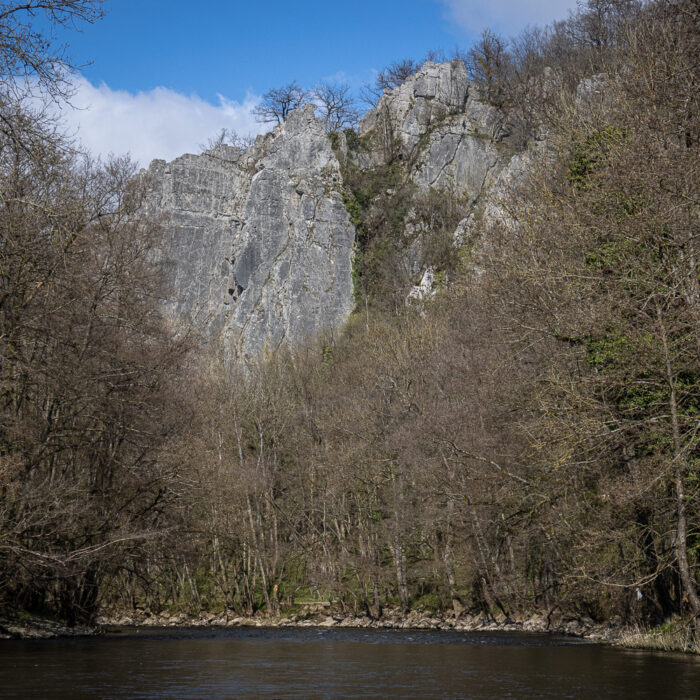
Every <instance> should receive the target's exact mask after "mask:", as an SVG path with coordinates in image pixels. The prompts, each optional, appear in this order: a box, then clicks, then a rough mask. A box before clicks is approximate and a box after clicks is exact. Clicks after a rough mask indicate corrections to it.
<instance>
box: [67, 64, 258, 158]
mask: <svg viewBox="0 0 700 700" xmlns="http://www.w3.org/2000/svg"><path fill="white" fill-rule="evenodd" d="M75 90H76V92H75V95H74V96H73V98H72V99H71V104H72V105H73V107H74V108H73V109H71V108H70V107H64V108H63V109H62V116H63V118H64V120H65V123H66V126H67V128H68V131H69V133H74V134H75V136H76V138H77V139H78V141H80V142H81V143H82V145H83V146H84V147H85V148H86V149H87V150H89V151H91V152H92V153H93V154H94V155H96V156H97V155H100V156H106V155H107V154H109V153H114V154H116V155H121V154H124V153H130V154H131V156H132V158H133V159H134V160H135V161H137V162H138V163H139V165H141V166H143V167H146V166H148V164H149V163H150V162H151V160H152V159H153V158H164V159H165V160H172V159H173V158H176V157H177V156H180V155H182V154H183V153H198V152H199V151H200V150H201V146H202V145H203V144H206V143H207V142H208V140H209V139H210V138H213V137H215V136H217V135H218V134H219V133H220V132H221V129H222V128H226V129H230V130H234V131H236V132H237V133H238V134H239V135H240V136H247V135H249V134H258V133H260V132H261V131H263V130H264V126H263V125H261V124H258V123H257V122H256V121H255V119H254V117H253V116H252V114H251V110H252V108H253V107H254V106H255V105H256V104H258V102H259V101H260V98H259V97H256V96H255V95H247V96H246V99H245V100H244V101H243V102H242V103H239V102H234V101H232V100H229V99H227V98H225V97H224V96H223V95H219V104H218V105H212V104H210V103H209V102H207V101H205V100H203V99H202V98H200V97H198V96H197V95H183V94H180V93H178V92H175V91H173V90H169V89H167V88H162V87H157V88H154V89H153V90H149V91H148V92H139V93H136V94H133V93H130V92H127V91H124V90H112V89H111V88H110V87H109V86H108V85H105V84H104V83H103V84H101V85H99V86H98V87H95V86H94V85H92V84H91V83H90V82H89V81H88V80H86V79H85V78H83V77H79V78H77V80H76V82H75Z"/></svg>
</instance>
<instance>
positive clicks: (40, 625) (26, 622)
mask: <svg viewBox="0 0 700 700" xmlns="http://www.w3.org/2000/svg"><path fill="white" fill-rule="evenodd" d="M124 627H141V628H156V627H325V628H331V627H338V628H343V627H345V628H348V627H349V628H368V629H406V630H408V629H419V630H453V631H464V632H528V633H538V634H549V635H561V636H569V637H578V638H582V639H587V640H589V641H592V642H600V643H607V644H613V645H619V646H625V647H628V648H636V649H648V650H661V651H682V652H686V653H691V654H700V646H699V645H698V642H697V641H695V639H694V637H693V635H692V628H691V626H690V624H689V622H688V621H687V620H682V619H675V620H672V621H670V622H667V623H665V624H663V625H661V626H660V627H657V628H651V629H641V628H639V627H629V626H623V625H621V624H620V623H619V621H617V620H611V621H608V622H605V623H597V622H595V621H594V620H592V619H590V618H585V617H583V618H581V617H573V616H565V615H560V614H556V613H550V614H549V615H547V614H544V613H540V614H532V615H528V616H523V617H522V618H515V619H514V618H506V617H505V616H503V617H501V618H500V619H499V618H494V617H491V616H488V615H483V614H482V615H470V614H462V615H460V616H459V617H456V616H454V615H439V614H427V613H420V612H418V611H415V610H414V611H411V612H409V613H408V614H403V613H401V612H400V611H398V610H388V611H387V610H385V611H384V614H383V615H382V617H381V618H379V619H374V618H370V617H368V616H365V615H357V616H355V615H346V616H342V615H338V614H330V613H328V612H324V611H320V612H311V613H303V614H293V615H286V616H279V617H270V616H267V615H255V616H249V617H245V616H238V615H231V614H229V613H220V614H216V613H202V614H200V615H187V614H184V613H179V614H178V613H176V614H168V613H163V614H158V615H156V614H153V613H150V612H141V611H139V612H130V613H128V614H127V613H124V614H112V615H103V616H101V617H99V618H98V619H97V624H96V625H95V626H93V627H87V626H75V627H69V626H68V625H66V624H64V623H61V622H59V621H56V620H51V619H45V618H40V617H33V616H27V615H21V616H17V617H11V618H7V617H1V616H0V639H51V638H58V637H76V636H87V635H97V634H103V633H105V632H109V631H110V629H115V628H124Z"/></svg>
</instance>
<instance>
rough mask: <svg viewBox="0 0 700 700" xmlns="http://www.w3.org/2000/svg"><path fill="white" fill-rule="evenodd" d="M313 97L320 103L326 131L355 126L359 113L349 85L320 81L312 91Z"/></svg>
mask: <svg viewBox="0 0 700 700" xmlns="http://www.w3.org/2000/svg"><path fill="white" fill-rule="evenodd" d="M311 99H312V100H314V102H316V103H318V105H319V109H320V111H321V117H322V119H323V123H324V124H325V126H326V131H340V130H341V129H347V128H355V126H356V125H357V120H358V118H359V114H358V112H357V110H356V109H355V100H354V98H353V96H352V94H351V93H350V87H349V85H347V84H345V83H343V84H339V85H336V84H333V83H324V82H321V83H319V84H318V85H317V86H316V87H315V88H314V89H313V90H312V91H311Z"/></svg>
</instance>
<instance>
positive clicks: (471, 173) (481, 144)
mask: <svg viewBox="0 0 700 700" xmlns="http://www.w3.org/2000/svg"><path fill="white" fill-rule="evenodd" d="M504 124H505V117H504V115H503V114H502V113H501V112H500V111H499V110H497V109H496V108H495V107H493V106H491V105H488V104H486V103H485V102H484V101H482V100H481V99H480V95H479V92H478V90H477V89H476V87H475V86H474V85H473V84H472V83H470V82H469V79H468V77H467V71H466V68H465V66H464V63H463V62H462V61H457V60H455V61H450V62H448V63H441V64H436V63H432V62H430V61H428V62H427V63H425V64H424V65H423V66H422V67H421V68H420V69H419V70H418V71H417V72H416V73H415V74H414V75H412V76H410V77H409V78H407V79H406V81H405V82H404V83H403V84H402V85H400V86H399V87H397V88H394V89H393V90H390V91H388V92H387V93H386V94H385V95H383V96H382V97H381V99H380V100H379V102H378V104H377V106H376V108H375V109H373V110H372V111H370V112H369V113H368V114H367V115H366V116H365V117H364V119H363V120H362V122H361V124H360V128H359V134H360V136H361V137H363V138H364V139H365V142H368V143H370V144H371V148H370V149H369V152H368V153H359V154H358V156H357V158H358V165H360V167H364V168H367V167H372V166H376V165H379V164H381V163H382V162H383V161H385V160H386V159H387V158H393V157H396V156H397V151H398V156H399V157H400V158H404V159H405V160H406V161H407V163H408V168H409V176H410V177H411V179H412V180H413V182H415V183H416V184H417V185H418V186H419V187H421V188H422V189H427V188H429V187H434V188H436V189H443V190H450V191H451V192H453V193H455V195H456V196H462V197H465V198H466V199H468V200H469V201H470V202H471V203H473V202H474V201H476V199H477V198H478V196H479V194H480V193H481V190H482V189H483V187H484V185H485V184H486V182H487V179H488V177H489V174H490V173H491V172H492V171H494V169H497V168H498V166H499V165H502V164H503V162H504V158H503V156H502V154H501V153H500V152H499V149H498V148H497V144H498V142H499V141H501V140H502V139H503V137H504V136H505V135H506V131H505V127H504Z"/></svg>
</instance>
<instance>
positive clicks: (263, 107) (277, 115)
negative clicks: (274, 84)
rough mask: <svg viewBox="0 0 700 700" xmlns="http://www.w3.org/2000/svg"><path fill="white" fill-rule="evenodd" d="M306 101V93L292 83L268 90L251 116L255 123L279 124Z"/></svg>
mask: <svg viewBox="0 0 700 700" xmlns="http://www.w3.org/2000/svg"><path fill="white" fill-rule="evenodd" d="M307 101H308V95H307V93H306V91H305V90H303V89H302V88H300V87H299V86H298V85H297V84H296V82H292V83H289V84H287V85H284V86H282V87H279V88H273V89H271V90H268V91H267V92H266V93H265V94H264V95H263V99H262V102H261V103H260V104H259V105H258V106H257V107H255V108H254V109H253V114H254V115H255V119H256V121H258V122H261V123H263V124H267V123H271V122H276V123H277V124H281V123H282V122H283V121H284V120H285V119H286V118H287V117H288V116H289V113H290V112H291V111H292V110H294V109H298V108H299V107H301V106H302V105H303V104H304V103H305V102H307Z"/></svg>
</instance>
